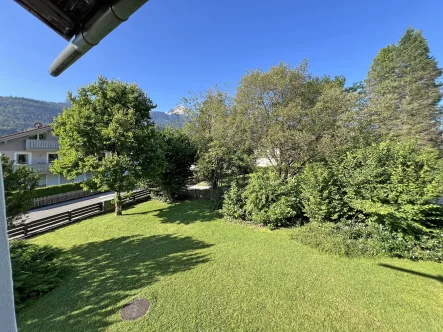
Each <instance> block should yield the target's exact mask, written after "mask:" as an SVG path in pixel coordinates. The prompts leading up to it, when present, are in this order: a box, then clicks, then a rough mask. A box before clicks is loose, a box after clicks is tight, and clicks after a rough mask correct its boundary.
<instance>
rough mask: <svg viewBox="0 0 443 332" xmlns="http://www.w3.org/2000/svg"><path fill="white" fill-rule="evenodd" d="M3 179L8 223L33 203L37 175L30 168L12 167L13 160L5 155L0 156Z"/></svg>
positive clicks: (16, 218) (10, 223)
mask: <svg viewBox="0 0 443 332" xmlns="http://www.w3.org/2000/svg"><path fill="white" fill-rule="evenodd" d="M1 162H2V168H3V181H4V189H5V200H6V216H7V219H8V223H9V225H12V223H13V222H14V221H16V220H18V219H19V218H20V217H21V216H22V215H23V213H25V212H26V211H28V210H29V209H30V208H31V207H32V206H33V205H34V204H33V199H34V196H33V191H34V189H35V187H36V186H37V183H38V180H39V176H38V175H37V174H33V173H32V170H30V169H26V168H25V167H23V166H21V167H18V168H14V166H13V164H14V162H13V161H9V159H8V157H7V156H4V155H2V156H1Z"/></svg>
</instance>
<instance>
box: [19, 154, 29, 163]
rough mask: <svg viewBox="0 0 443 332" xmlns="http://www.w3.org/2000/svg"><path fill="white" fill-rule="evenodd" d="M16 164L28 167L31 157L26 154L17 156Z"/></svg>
mask: <svg viewBox="0 0 443 332" xmlns="http://www.w3.org/2000/svg"><path fill="white" fill-rule="evenodd" d="M16 162H17V164H19V165H27V164H29V155H28V154H26V153H18V154H17V159H16Z"/></svg>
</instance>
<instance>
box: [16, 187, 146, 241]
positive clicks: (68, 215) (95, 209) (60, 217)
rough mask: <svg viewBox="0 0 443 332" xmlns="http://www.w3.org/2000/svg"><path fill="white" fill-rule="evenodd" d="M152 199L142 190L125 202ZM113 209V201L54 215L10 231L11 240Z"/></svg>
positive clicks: (25, 223) (130, 203)
mask: <svg viewBox="0 0 443 332" xmlns="http://www.w3.org/2000/svg"><path fill="white" fill-rule="evenodd" d="M150 198H151V194H150V192H149V191H148V190H140V191H136V192H134V193H132V194H131V195H130V196H129V197H127V198H126V199H124V200H123V204H124V205H132V204H136V203H139V202H143V201H147V200H149V199H150ZM112 208H113V206H112V200H107V201H103V202H99V203H94V204H91V205H87V206H84V207H81V208H78V209H74V210H70V211H66V212H62V213H58V214H54V215H52V216H49V217H45V218H42V219H38V220H34V221H29V222H24V223H21V224H19V225H17V226H13V227H11V228H10V229H8V237H9V240H17V239H25V238H28V237H31V236H35V235H38V234H41V233H44V232H47V231H50V230H53V229H55V228H59V227H62V226H65V225H68V224H71V223H74V222H77V221H80V220H83V219H86V218H89V217H91V216H95V215H98V214H101V213H105V212H109V211H111V210H112Z"/></svg>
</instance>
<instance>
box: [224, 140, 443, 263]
mask: <svg viewBox="0 0 443 332" xmlns="http://www.w3.org/2000/svg"><path fill="white" fill-rule="evenodd" d="M441 197H443V159H442V158H441V157H440V151H438V150H437V149H431V148H424V147H422V146H419V145H418V144H417V143H416V142H414V141H410V142H392V141H386V142H383V143H380V144H373V145H371V146H368V147H364V148H360V149H356V150H353V151H349V152H347V153H346V154H345V155H342V156H338V157H335V158H332V159H330V160H327V161H323V162H317V163H311V164H308V165H307V166H306V167H305V168H304V170H303V171H302V172H301V173H300V174H299V175H297V176H295V177H288V178H284V177H281V176H280V175H278V174H277V173H276V172H275V171H274V170H273V169H272V168H269V169H267V170H258V171H257V172H255V173H254V174H252V175H251V176H250V179H249V182H248V184H247V186H246V187H245V188H244V189H243V188H240V187H238V186H237V185H232V187H231V189H230V190H229V191H228V192H227V193H226V194H225V199H224V203H223V208H222V209H221V212H222V213H223V215H224V216H225V218H227V219H240V220H247V221H252V222H255V223H260V224H263V225H267V226H270V227H272V228H275V227H285V226H292V225H304V224H307V225H305V226H303V227H302V230H299V231H298V232H296V234H298V238H299V239H300V241H301V242H303V243H306V244H309V245H312V246H314V247H317V248H320V249H322V250H324V251H327V252H333V253H339V254H343V255H347V256H356V255H369V256H374V255H379V254H387V255H389V256H393V257H402V258H410V259H428V260H434V261H439V262H441V261H442V258H443V207H442V206H441V205H440V204H439V202H438V201H439V200H440V199H441Z"/></svg>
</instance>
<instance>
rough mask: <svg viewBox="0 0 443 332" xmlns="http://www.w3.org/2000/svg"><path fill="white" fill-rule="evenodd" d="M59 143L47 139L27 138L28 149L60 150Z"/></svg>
mask: <svg viewBox="0 0 443 332" xmlns="http://www.w3.org/2000/svg"><path fill="white" fill-rule="evenodd" d="M58 148H59V145H58V142H57V141H45V140H35V139H27V140H26V150H54V151H55V150H58Z"/></svg>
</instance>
